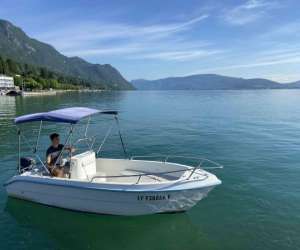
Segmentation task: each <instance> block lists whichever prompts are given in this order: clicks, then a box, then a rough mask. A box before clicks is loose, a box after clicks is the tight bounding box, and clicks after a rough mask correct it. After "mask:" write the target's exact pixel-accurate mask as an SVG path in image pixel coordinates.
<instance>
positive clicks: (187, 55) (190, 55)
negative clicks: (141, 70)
mask: <svg viewBox="0 0 300 250" xmlns="http://www.w3.org/2000/svg"><path fill="white" fill-rule="evenodd" d="M222 52H223V51H221V50H185V51H168V52H159V53H150V54H142V55H139V56H137V57H136V58H142V59H160V60H165V61H188V60H193V59H198V58H203V57H207V56H211V55H215V54H218V53H222Z"/></svg>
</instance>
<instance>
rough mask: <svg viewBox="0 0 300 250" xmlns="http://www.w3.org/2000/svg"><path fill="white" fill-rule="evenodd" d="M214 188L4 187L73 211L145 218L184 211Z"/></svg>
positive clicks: (36, 184) (12, 193)
mask: <svg viewBox="0 0 300 250" xmlns="http://www.w3.org/2000/svg"><path fill="white" fill-rule="evenodd" d="M213 188H214V186H208V187H201V188H193V189H186V190H169V191H163V190H148V191H147V190H137V191H133V190H130V191H129V190H107V189H104V188H98V187H95V186H88V185H85V184H84V183H77V182H76V185H69V182H63V183H61V184H59V183H47V182H44V183H43V182H41V181H26V180H22V179H20V180H12V181H10V182H8V183H7V184H6V190H7V193H8V195H9V196H11V197H15V198H19V199H24V200H29V201H33V202H37V203H40V204H45V205H49V206H55V207H60V208H65V209H71V210H76V211H83V212H91V213H99V214H113V215H127V216H133V215H145V214H155V213H168V212H181V211H186V210H188V209H190V208H191V207H193V206H194V205H196V204H197V202H198V201H200V200H201V199H203V198H204V197H205V196H206V195H207V194H208V192H209V191H211V190H212V189H213Z"/></svg>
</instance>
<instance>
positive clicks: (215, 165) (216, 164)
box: [130, 155, 224, 169]
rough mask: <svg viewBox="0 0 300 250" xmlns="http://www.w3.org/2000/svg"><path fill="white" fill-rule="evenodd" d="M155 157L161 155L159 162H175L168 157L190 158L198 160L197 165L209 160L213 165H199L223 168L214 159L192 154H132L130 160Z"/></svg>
mask: <svg viewBox="0 0 300 250" xmlns="http://www.w3.org/2000/svg"><path fill="white" fill-rule="evenodd" d="M157 157H163V158H164V160H163V161H161V162H164V163H167V162H169V163H176V162H172V161H168V160H169V158H182V159H192V160H199V161H200V162H199V164H197V167H200V166H201V165H202V163H203V162H209V163H211V164H212V165H214V167H205V168H204V167H201V168H203V169H216V168H223V167H224V166H223V165H221V164H219V163H217V162H215V161H212V160H209V159H206V158H202V157H194V156H181V155H134V156H131V158H130V160H135V159H139V158H157Z"/></svg>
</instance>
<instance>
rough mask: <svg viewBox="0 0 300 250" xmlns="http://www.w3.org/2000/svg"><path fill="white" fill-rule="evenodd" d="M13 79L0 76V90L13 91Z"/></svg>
mask: <svg viewBox="0 0 300 250" xmlns="http://www.w3.org/2000/svg"><path fill="white" fill-rule="evenodd" d="M14 88H15V83H14V78H13V77H10V76H6V75H0V89H14Z"/></svg>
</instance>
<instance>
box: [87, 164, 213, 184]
mask: <svg viewBox="0 0 300 250" xmlns="http://www.w3.org/2000/svg"><path fill="white" fill-rule="evenodd" d="M194 169H195V167H193V168H190V169H180V170H173V171H165V172H159V173H143V174H130V175H110V176H109V175H108V176H107V175H106V176H103V175H95V176H93V177H92V178H91V180H90V182H93V180H94V179H99V178H125V177H138V180H137V182H136V183H135V184H138V183H139V181H140V179H141V177H142V176H150V175H156V176H160V175H164V174H171V173H178V172H186V171H193V173H194V172H195V171H194ZM201 175H203V176H204V178H203V179H201V181H203V180H205V179H207V178H208V175H207V174H206V173H201ZM189 178H190V176H189V177H188V178H186V180H188V179H189Z"/></svg>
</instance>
